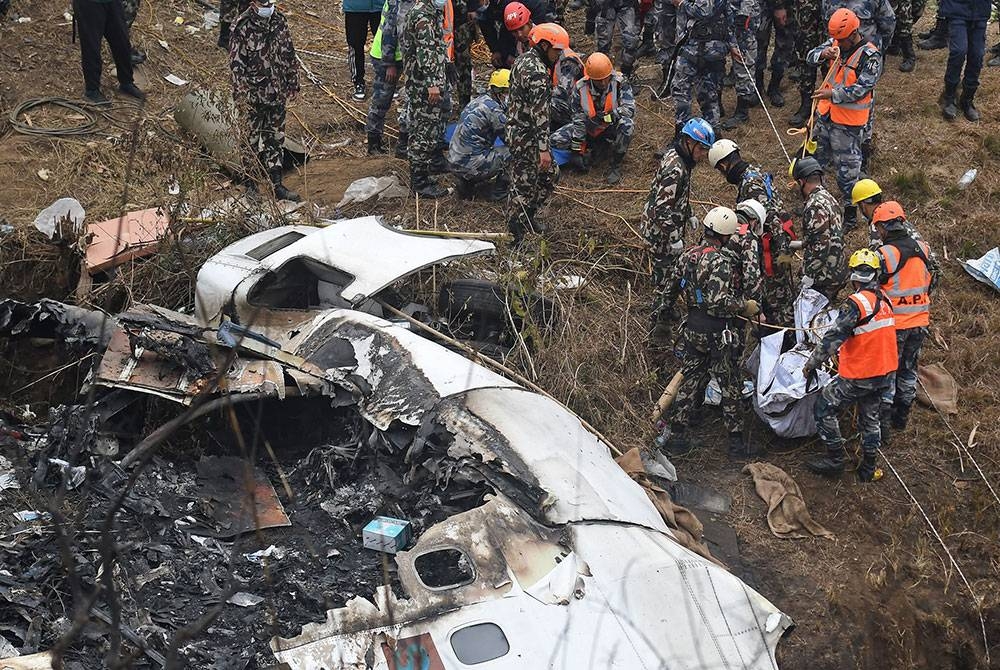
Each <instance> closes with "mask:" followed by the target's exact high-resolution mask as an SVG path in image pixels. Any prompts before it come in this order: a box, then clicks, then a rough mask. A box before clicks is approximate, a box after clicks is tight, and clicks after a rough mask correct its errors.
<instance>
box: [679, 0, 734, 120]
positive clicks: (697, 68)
mask: <svg viewBox="0 0 1000 670" xmlns="http://www.w3.org/2000/svg"><path fill="white" fill-rule="evenodd" d="M677 34H678V37H677V39H678V42H679V43H680V46H679V48H678V52H677V61H676V64H675V66H674V67H675V70H674V80H673V86H672V88H671V95H672V96H673V99H674V120H675V123H676V124H677V126H680V125H682V124H683V123H684V122H685V121H687V120H688V119H690V118H691V96H692V93H693V92H696V93H697V98H698V106H699V107H700V108H701V116H702V118H704V119H705V120H706V121H708V122H709V123H711V124H712V127H713V128H717V127H718V126H719V116H720V110H719V91H720V90H721V86H722V75H723V74H724V72H725V69H726V56H727V55H728V54H730V53H732V54H736V53H738V51H737V45H736V37H735V35H734V34H733V25H732V22H731V21H730V20H729V10H728V0H685V1H684V2H682V3H680V5H678V6H677Z"/></svg>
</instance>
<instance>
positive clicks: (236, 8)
mask: <svg viewBox="0 0 1000 670" xmlns="http://www.w3.org/2000/svg"><path fill="white" fill-rule="evenodd" d="M248 7H250V0H219V41H218V45H219V48H220V49H225V50H226V51H229V36H230V33H231V28H232V25H233V24H234V23H236V19H237V18H239V15H240V14H242V13H243V12H245V11H246V10H247V8H248Z"/></svg>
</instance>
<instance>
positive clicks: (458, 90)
mask: <svg viewBox="0 0 1000 670" xmlns="http://www.w3.org/2000/svg"><path fill="white" fill-rule="evenodd" d="M478 7H479V2H478V0H454V7H453V10H454V12H453V14H454V19H453V20H454V41H453V48H452V56H451V60H452V62H453V63H454V67H455V100H456V101H457V103H458V108H459V109H465V106H466V105H468V104H469V101H470V100H471V99H472V43H473V42H475V41H476V18H477V16H478V13H477V9H478Z"/></svg>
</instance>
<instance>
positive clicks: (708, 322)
mask: <svg viewBox="0 0 1000 670" xmlns="http://www.w3.org/2000/svg"><path fill="white" fill-rule="evenodd" d="M732 325H733V319H732V318H723V317H721V316H712V315H711V314H709V313H708V312H706V311H705V310H704V309H698V308H691V309H688V315H687V327H688V328H690V329H691V330H693V331H694V332H696V333H721V332H723V331H726V330H729V329H730V326H732Z"/></svg>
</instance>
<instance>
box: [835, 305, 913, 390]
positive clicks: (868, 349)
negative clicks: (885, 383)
mask: <svg viewBox="0 0 1000 670" xmlns="http://www.w3.org/2000/svg"><path fill="white" fill-rule="evenodd" d="M848 300H850V301H851V302H853V303H854V305H855V306H856V307H857V308H858V312H860V318H859V319H858V324H857V325H856V326H855V327H854V331H853V332H852V333H851V336H850V337H848V338H847V340H846V341H845V342H844V343H843V344H842V345H840V354H839V356H840V363H839V366H838V373H839V374H840V376H841V377H843V378H844V379H868V378H869V377H881V376H882V375H885V374H888V373H890V372H893V371H895V370H896V368H897V367H898V365H899V355H898V353H897V350H896V324H895V321H894V320H893V316H892V305H891V304H890V303H889V300H888V298H886V297H884V296H878V295H876V293H875V292H874V291H870V290H863V291H858V292H857V293H854V294H853V295H851V296H850V297H849V298H848Z"/></svg>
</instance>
